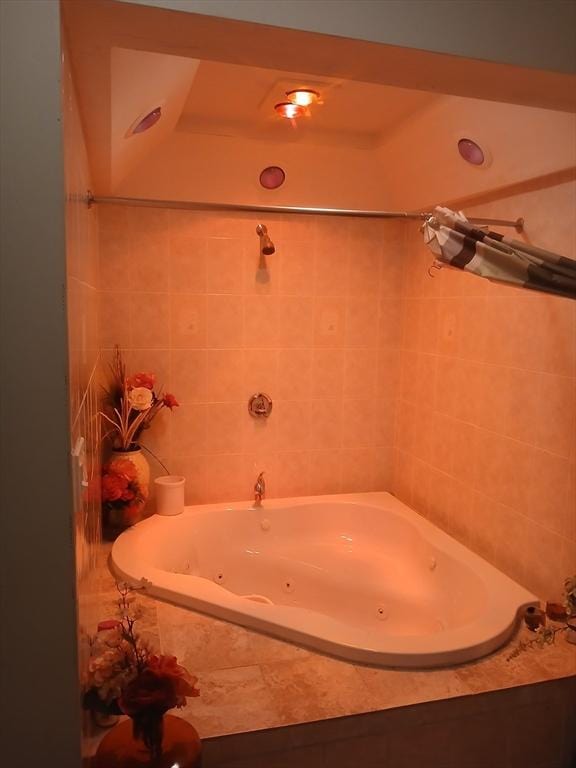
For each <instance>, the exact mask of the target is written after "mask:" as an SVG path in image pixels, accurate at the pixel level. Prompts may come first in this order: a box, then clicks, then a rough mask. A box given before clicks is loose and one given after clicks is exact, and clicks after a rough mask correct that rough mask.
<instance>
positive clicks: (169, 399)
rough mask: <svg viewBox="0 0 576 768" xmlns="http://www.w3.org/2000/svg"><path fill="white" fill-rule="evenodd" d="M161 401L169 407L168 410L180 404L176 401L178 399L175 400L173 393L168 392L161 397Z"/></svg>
mask: <svg viewBox="0 0 576 768" xmlns="http://www.w3.org/2000/svg"><path fill="white" fill-rule="evenodd" d="M162 402H163V403H164V405H165V406H166V408H170V410H172V408H176V407H178V406H179V405H180V403H179V402H178V400H176V398H175V397H174V395H170V394H168V393H166V394H165V395H164V398H163V399H162Z"/></svg>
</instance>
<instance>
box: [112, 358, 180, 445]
mask: <svg viewBox="0 0 576 768" xmlns="http://www.w3.org/2000/svg"><path fill="white" fill-rule="evenodd" d="M110 369H111V373H112V382H111V385H110V387H109V389H108V390H106V397H105V401H104V408H105V410H103V411H100V415H101V416H102V418H103V419H105V420H106V421H107V422H108V424H109V425H110V426H111V427H112V428H111V429H110V430H109V432H108V433H107V436H109V435H113V438H112V442H113V447H114V448H115V449H116V450H120V451H130V450H135V449H137V448H139V444H138V443H139V440H140V437H141V435H142V432H143V431H144V430H145V429H149V427H150V425H151V424H152V421H153V420H154V419H155V417H156V416H157V415H158V413H159V412H160V411H161V410H162V409H163V408H169V409H170V410H172V409H173V408H176V407H177V406H178V401H177V400H176V398H175V397H174V395H171V394H168V393H166V394H164V395H163V394H162V393H161V392H160V393H156V392H155V391H154V385H155V381H156V377H155V376H154V374H153V373H136V374H133V375H132V376H127V375H126V366H125V364H124V361H123V359H122V353H121V352H120V349H119V348H118V347H116V349H115V352H114V360H113V362H112V365H111V366H110Z"/></svg>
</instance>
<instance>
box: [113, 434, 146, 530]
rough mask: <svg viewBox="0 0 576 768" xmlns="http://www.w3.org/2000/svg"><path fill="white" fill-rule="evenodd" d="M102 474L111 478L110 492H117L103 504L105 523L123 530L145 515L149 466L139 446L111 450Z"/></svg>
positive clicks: (115, 528)
mask: <svg viewBox="0 0 576 768" xmlns="http://www.w3.org/2000/svg"><path fill="white" fill-rule="evenodd" d="M105 473H107V474H108V475H109V476H110V477H111V478H112V489H113V490H112V495H118V498H117V499H113V500H111V501H108V502H107V503H106V511H107V525H108V528H109V529H110V530H112V531H122V530H124V529H125V528H129V527H130V526H131V525H134V524H135V523H138V522H139V521H140V520H142V518H143V516H144V508H145V506H146V502H147V501H148V495H149V491H150V465H149V464H148V460H147V458H146V456H144V453H143V452H142V449H141V448H135V449H133V450H130V451H112V455H111V457H110V460H109V462H108V464H107V466H106V469H105ZM114 483H116V486H115V485H114Z"/></svg>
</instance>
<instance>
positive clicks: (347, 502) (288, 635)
mask: <svg viewBox="0 0 576 768" xmlns="http://www.w3.org/2000/svg"><path fill="white" fill-rule="evenodd" d="M112 568H113V570H114V572H115V575H116V576H117V578H119V579H120V580H124V581H126V582H128V583H129V584H132V585H134V586H140V587H144V588H145V589H146V591H147V592H148V593H149V594H150V595H153V596H155V597H158V598H161V599H164V600H168V601H170V602H173V603H177V604H178V605H182V606H186V607H188V608H192V609H194V610H197V611H201V612H203V613H207V614H210V615H211V616H215V617H217V618H219V619H225V620H227V621H232V622H236V623H237V624H242V625H244V626H246V627H250V628H253V629H256V630H261V631H264V632H268V633H270V634H272V635H276V636H277V637H280V638H283V639H286V640H291V641H294V642H296V643H302V644H304V645H307V646H309V647H312V648H315V649H318V650H320V651H324V652H327V653H331V654H335V655H337V656H340V657H343V658H345V659H349V660H351V661H359V662H366V663H371V664H382V665H387V666H395V667H435V666H443V665H449V664H456V663H460V662H465V661H470V660H472V659H476V658H479V657H480V656H483V655H485V654H488V653H490V652H491V651H494V650H495V649H496V648H498V647H499V646H501V645H503V644H504V643H505V642H506V641H507V640H508V639H509V638H510V637H511V635H512V634H513V632H514V630H515V627H516V625H517V622H518V620H519V616H520V614H521V611H522V609H523V608H524V607H526V606H527V605H530V604H533V603H535V602H536V601H537V598H536V597H535V596H534V595H532V594H530V593H529V592H527V591H526V590H525V589H523V588H522V587H520V586H519V585H518V584H516V583H515V582H513V581H511V580H510V579H509V578H508V577H507V576H504V574H502V573H500V572H499V571H498V570H496V568H494V567H493V566H491V565H489V564H488V563H487V562H485V561H484V560H482V559H481V558H480V557H478V556H477V555H475V554H473V553H472V552H470V551H469V550H468V549H466V548H465V547H463V546H462V545H461V544H459V543H458V542H457V541H455V540H454V539H452V538H451V537H450V536H448V535H447V534H446V533H444V532H443V531H441V530H440V529H438V528H436V527H435V526H433V525H432V524H431V523H429V522H428V521H427V520H425V519H424V518H422V517H421V516H420V515H418V514H417V513H416V512H414V511H412V510H411V509H409V508H408V507H407V506H406V505H404V504H402V503H401V502H400V501H398V500H397V499H396V498H394V496H391V495H390V494H388V493H363V494H347V495H339V496H315V497H306V498H294V499H272V500H270V501H264V502H263V505H262V506H261V507H256V508H255V507H254V506H253V505H251V504H248V503H238V504H232V505H223V504H207V505H203V506H197V507H188V508H186V510H185V511H184V514H182V515H179V516H176V517H160V516H158V515H154V516H153V517H150V518H148V519H147V520H144V521H142V522H141V523H138V524H137V525H135V526H134V527H133V528H130V529H129V530H127V531H125V532H124V533H123V534H122V535H121V536H120V537H119V538H118V539H117V540H116V542H115V543H114V546H113V549H112Z"/></svg>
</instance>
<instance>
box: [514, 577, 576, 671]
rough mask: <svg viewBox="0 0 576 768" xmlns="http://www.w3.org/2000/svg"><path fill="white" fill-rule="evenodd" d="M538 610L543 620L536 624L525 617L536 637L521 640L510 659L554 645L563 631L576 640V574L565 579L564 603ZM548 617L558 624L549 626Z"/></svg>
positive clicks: (570, 639) (553, 604) (570, 638)
mask: <svg viewBox="0 0 576 768" xmlns="http://www.w3.org/2000/svg"><path fill="white" fill-rule="evenodd" d="M537 612H538V613H539V614H540V615H541V620H540V621H536V622H535V623H534V626H532V623H531V622H528V621H527V620H526V618H525V623H526V625H527V626H528V627H529V628H530V629H531V630H532V631H533V632H534V637H532V638H531V639H530V640H521V641H520V642H519V643H518V645H517V646H516V647H515V648H514V649H513V650H512V652H511V653H510V655H509V656H508V657H507V660H508V661H511V660H512V659H515V658H516V657H517V656H519V655H520V654H521V653H523V651H527V650H528V649H529V648H544V647H545V646H547V645H553V644H554V643H555V642H556V637H557V635H559V634H561V633H562V632H567V633H568V635H567V638H568V641H569V642H571V643H574V642H576V574H575V575H574V576H569V577H568V578H566V579H565V580H564V602H563V603H562V604H560V603H547V604H546V611H545V612H544V611H541V610H539V609H537ZM546 617H548V618H550V619H551V620H552V621H555V622H558V623H557V625H556V626H552V627H550V626H547V625H546Z"/></svg>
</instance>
